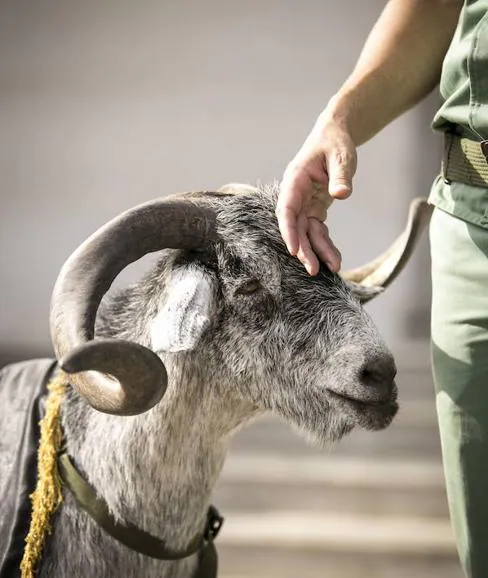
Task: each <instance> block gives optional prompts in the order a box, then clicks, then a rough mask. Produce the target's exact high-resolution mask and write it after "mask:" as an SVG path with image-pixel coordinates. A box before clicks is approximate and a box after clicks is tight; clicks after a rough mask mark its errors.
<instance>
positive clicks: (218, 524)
mask: <svg viewBox="0 0 488 578" xmlns="http://www.w3.org/2000/svg"><path fill="white" fill-rule="evenodd" d="M223 523H224V518H223V516H221V515H220V513H219V511H218V510H217V508H216V507H215V506H210V507H209V508H208V512H207V523H206V525H205V533H204V538H205V540H206V541H207V542H212V541H213V540H215V538H216V537H217V536H218V533H219V532H220V528H222V525H223Z"/></svg>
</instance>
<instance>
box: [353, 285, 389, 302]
mask: <svg viewBox="0 0 488 578" xmlns="http://www.w3.org/2000/svg"><path fill="white" fill-rule="evenodd" d="M346 285H347V286H348V287H349V289H351V291H352V292H353V293H354V295H356V297H358V298H359V301H360V302H361V303H367V302H368V301H370V300H371V299H373V297H376V295H378V294H379V293H383V291H384V288H383V287H379V286H378V285H372V286H371V287H368V286H366V285H361V283H355V282H354V281H346Z"/></svg>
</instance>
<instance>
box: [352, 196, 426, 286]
mask: <svg viewBox="0 0 488 578" xmlns="http://www.w3.org/2000/svg"><path fill="white" fill-rule="evenodd" d="M432 211H433V206H432V205H429V204H428V202H427V199H424V198H421V197H419V198H416V199H414V200H413V201H412V202H411V203H410V210H409V213H408V220H407V226H406V227H405V230H404V231H403V233H402V234H401V235H400V236H399V237H398V238H397V239H396V241H395V242H394V243H393V244H392V245H391V246H390V248H389V249H387V250H386V251H385V252H384V253H383V254H382V255H380V256H379V257H377V258H376V259H374V260H373V261H371V262H370V263H367V264H366V265H363V266H362V267H358V268H357V269H352V270H350V271H344V272H341V277H343V278H344V279H345V280H347V281H354V282H355V283H360V284H361V285H364V286H365V287H383V288H385V287H388V285H390V283H391V282H392V281H393V280H394V279H395V278H396V277H397V276H398V275H399V274H400V272H401V271H402V269H403V268H404V267H405V265H406V264H407V263H408V260H409V259H410V257H411V255H412V253H413V250H414V248H415V246H416V244H417V242H418V240H419V239H420V237H421V235H422V232H423V230H424V229H425V227H426V225H427V224H428V222H429V220H430V216H431V215H432Z"/></svg>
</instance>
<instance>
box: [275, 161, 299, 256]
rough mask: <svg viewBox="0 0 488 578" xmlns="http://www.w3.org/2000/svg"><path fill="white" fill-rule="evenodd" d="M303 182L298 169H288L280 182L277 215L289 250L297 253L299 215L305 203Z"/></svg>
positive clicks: (294, 253) (293, 253)
mask: <svg viewBox="0 0 488 578" xmlns="http://www.w3.org/2000/svg"><path fill="white" fill-rule="evenodd" d="M303 189H304V187H303V183H301V179H300V175H299V174H298V172H297V171H296V170H292V169H287V170H286V171H285V174H284V175H283V180H282V182H281V184H280V194H279V196H278V202H277V204H276V217H277V219H278V226H279V229H280V233H281V236H282V237H283V240H284V241H285V244H286V247H287V249H288V251H289V252H290V253H291V254H292V255H296V254H297V251H298V246H299V240H298V225H297V217H298V215H299V213H300V210H301V208H302V205H303V195H304V192H303Z"/></svg>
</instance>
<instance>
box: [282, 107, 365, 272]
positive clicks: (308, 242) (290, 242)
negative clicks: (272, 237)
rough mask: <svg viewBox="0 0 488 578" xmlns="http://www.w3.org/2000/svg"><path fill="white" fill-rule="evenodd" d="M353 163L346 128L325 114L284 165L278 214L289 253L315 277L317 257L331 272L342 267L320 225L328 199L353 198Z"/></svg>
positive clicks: (325, 214)
mask: <svg viewBox="0 0 488 578" xmlns="http://www.w3.org/2000/svg"><path fill="white" fill-rule="evenodd" d="M356 164H357V154H356V146H355V145H354V142H353V140H352V138H351V136H350V135H349V132H348V131H347V129H346V128H345V125H344V124H343V123H341V122H340V121H337V120H335V119H331V118H330V117H327V116H326V114H325V113H323V114H322V115H321V116H320V117H319V118H318V120H317V122H316V124H315V126H314V128H313V129H312V132H311V133H310V135H309V136H308V138H307V140H306V141H305V143H304V144H303V146H302V148H301V149H300V150H299V151H298V153H297V155H296V156H295V158H294V159H293V160H292V161H291V162H290V163H289V165H288V166H287V167H286V170H285V172H284V175H283V180H282V182H281V185H280V194H279V197H278V203H277V207H276V216H277V217H278V224H279V227H280V231H281V235H282V237H283V239H284V241H285V243H286V246H287V248H288V251H289V252H290V253H291V254H292V255H296V256H297V257H298V259H299V260H300V261H301V262H302V263H303V264H304V266H305V268H306V270H307V271H308V273H309V274H310V275H316V274H317V273H318V271H319V259H320V260H321V261H323V262H324V263H326V264H327V265H328V267H329V268H330V270H331V271H334V272H337V271H339V269H340V266H341V254H340V252H339V250H338V249H337V247H336V246H335V245H334V243H333V242H332V240H331V239H330V237H329V231H328V228H327V226H326V225H325V223H324V221H325V219H326V217H327V209H328V208H329V207H330V205H331V203H332V201H333V200H334V199H346V198H347V197H349V195H350V194H351V192H352V178H353V176H354V173H355V172H356Z"/></svg>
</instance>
